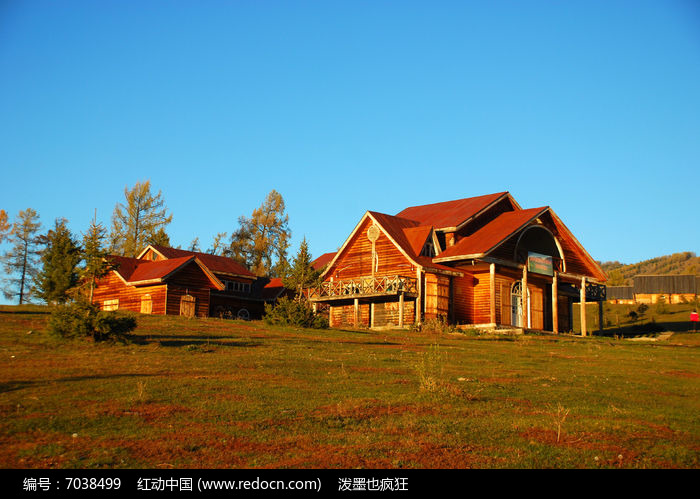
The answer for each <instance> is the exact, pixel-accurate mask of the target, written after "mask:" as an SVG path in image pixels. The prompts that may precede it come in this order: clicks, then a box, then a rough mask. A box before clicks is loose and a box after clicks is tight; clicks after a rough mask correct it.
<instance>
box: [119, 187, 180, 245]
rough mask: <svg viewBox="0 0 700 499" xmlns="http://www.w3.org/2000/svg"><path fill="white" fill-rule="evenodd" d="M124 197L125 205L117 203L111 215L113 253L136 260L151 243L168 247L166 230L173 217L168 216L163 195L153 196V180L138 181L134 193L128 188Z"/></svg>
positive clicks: (133, 189) (159, 193) (168, 241)
mask: <svg viewBox="0 0 700 499" xmlns="http://www.w3.org/2000/svg"><path fill="white" fill-rule="evenodd" d="M124 196H125V198H126V204H122V203H117V205H116V206H115V208H114V213H113V214H112V232H111V234H110V239H111V245H112V248H111V249H112V251H113V252H115V253H116V254H119V255H123V256H131V257H135V256H136V255H137V254H138V253H139V251H141V250H142V249H143V248H144V247H145V246H146V245H148V244H163V243H167V245H169V243H170V240H169V238H168V236H167V234H166V233H165V227H166V226H167V225H168V224H169V223H170V222H171V221H172V219H173V216H172V214H171V215H168V214H167V208H166V207H165V201H163V199H161V192H160V191H158V194H157V195H155V196H153V195H152V194H151V182H150V180H147V181H146V182H143V183H142V182H137V183H136V185H135V186H134V187H133V188H132V189H131V190H129V188H128V187H127V188H125V189H124Z"/></svg>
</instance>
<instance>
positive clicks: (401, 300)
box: [373, 293, 403, 327]
mask: <svg viewBox="0 0 700 499" xmlns="http://www.w3.org/2000/svg"><path fill="white" fill-rule="evenodd" d="M373 305H374V304H373ZM399 327H403V293H401V294H400V295H399Z"/></svg>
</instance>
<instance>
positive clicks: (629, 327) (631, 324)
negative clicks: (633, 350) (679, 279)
mask: <svg viewBox="0 0 700 499" xmlns="http://www.w3.org/2000/svg"><path fill="white" fill-rule="evenodd" d="M647 307H648V309H647V310H646V311H645V312H644V313H643V314H641V315H639V316H638V317H637V319H636V320H633V319H632V318H630V316H629V313H630V312H631V311H633V310H634V311H635V312H638V310H639V305H638V304H637V305H617V304H612V303H607V302H605V303H604V304H603V335H604V336H615V335H618V336H624V337H627V338H629V337H634V336H655V335H656V334H657V333H659V332H674V333H688V332H692V325H691V323H690V312H692V311H693V310H700V306H698V305H696V304H693V303H676V304H673V305H669V304H653V305H647ZM580 318H581V308H580V305H578V304H574V306H573V323H574V333H576V334H580V332H581V319H580ZM586 326H587V329H588V330H589V331H592V332H593V333H594V334H600V332H599V324H598V304H597V303H595V304H589V305H587V306H586ZM697 329H698V332H700V325H698V326H697Z"/></svg>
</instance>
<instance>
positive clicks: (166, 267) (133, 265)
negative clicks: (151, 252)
mask: <svg viewBox="0 0 700 499" xmlns="http://www.w3.org/2000/svg"><path fill="white" fill-rule="evenodd" d="M107 258H108V259H109V260H110V261H111V262H112V263H114V264H115V265H116V266H117V268H116V269H115V271H116V272H117V273H118V274H119V275H120V276H121V277H122V279H124V280H125V281H127V282H139V281H150V280H154V279H163V278H164V277H166V276H168V275H170V274H171V273H173V272H174V271H175V270H177V269H179V268H180V267H182V266H184V264H185V263H187V262H188V261H190V260H192V261H194V257H193V256H189V257H182V258H172V259H169V260H158V261H156V262H153V261H149V260H139V259H137V258H129V257H125V256H117V255H110V256H108V257H107Z"/></svg>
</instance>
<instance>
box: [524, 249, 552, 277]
mask: <svg viewBox="0 0 700 499" xmlns="http://www.w3.org/2000/svg"><path fill="white" fill-rule="evenodd" d="M527 270H528V272H533V273H535V274H544V275H551V276H553V275H554V265H553V262H552V257H551V256H549V255H541V254H539V253H533V252H531V251H528V253H527Z"/></svg>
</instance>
